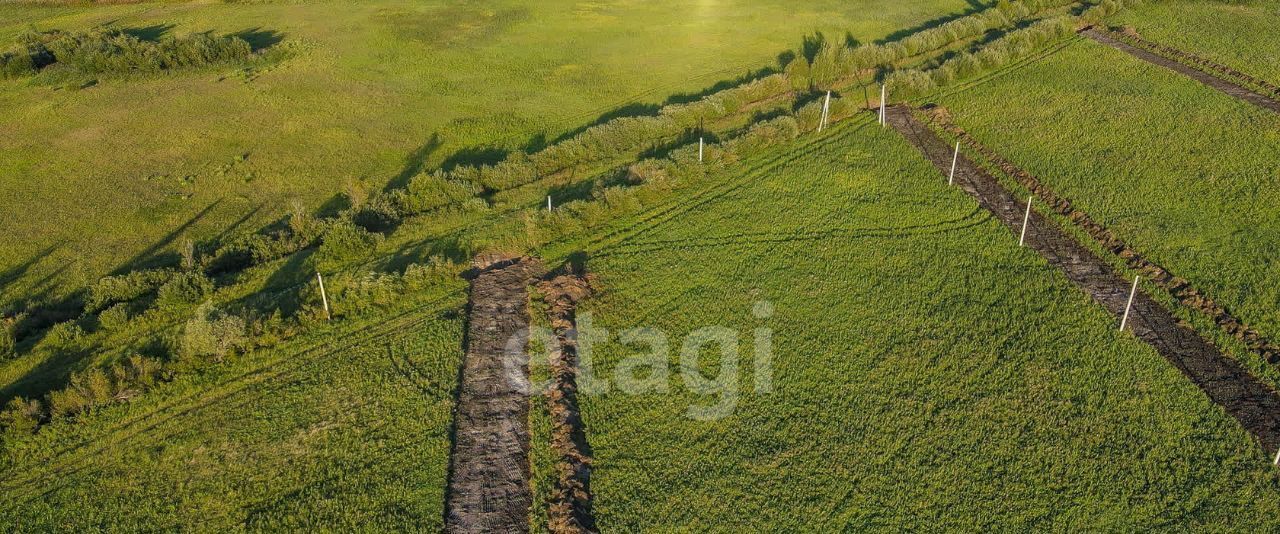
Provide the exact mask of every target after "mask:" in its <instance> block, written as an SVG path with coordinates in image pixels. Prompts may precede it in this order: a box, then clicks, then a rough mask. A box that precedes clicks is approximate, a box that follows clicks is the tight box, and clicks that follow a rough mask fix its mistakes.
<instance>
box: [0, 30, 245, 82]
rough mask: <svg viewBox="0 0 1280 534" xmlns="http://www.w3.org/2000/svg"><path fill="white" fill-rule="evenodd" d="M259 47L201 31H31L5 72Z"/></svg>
mask: <svg viewBox="0 0 1280 534" xmlns="http://www.w3.org/2000/svg"><path fill="white" fill-rule="evenodd" d="M252 55H253V47H251V46H250V45H249V43H248V42H246V41H245V40H244V39H241V38H239V37H235V36H224V37H215V36H213V35H209V34H206V33H197V34H193V35H187V36H183V37H165V38H162V39H160V40H159V41H148V40H144V39H140V38H138V37H136V36H134V35H130V34H128V33H125V32H122V31H120V30H113V29H105V28H98V29H93V30H88V31H79V32H63V31H51V32H43V33H37V32H32V33H27V34H25V35H23V36H22V37H21V38H20V39H19V43H18V46H17V49H16V50H14V51H10V52H6V53H4V54H3V55H0V72H2V73H3V74H4V76H5V77H9V78H13V77H19V76H28V75H32V74H35V73H36V72H38V71H39V70H40V69H43V68H45V67H47V66H50V65H55V64H56V65H65V66H67V67H68V68H71V69H74V70H76V71H78V72H81V73H84V74H106V73H132V72H159V71H164V70H172V69H179V68H187V67H200V66H206V65H215V64H223V63H233V62H238V61H244V60H247V59H249V58H250V57H251V56H252Z"/></svg>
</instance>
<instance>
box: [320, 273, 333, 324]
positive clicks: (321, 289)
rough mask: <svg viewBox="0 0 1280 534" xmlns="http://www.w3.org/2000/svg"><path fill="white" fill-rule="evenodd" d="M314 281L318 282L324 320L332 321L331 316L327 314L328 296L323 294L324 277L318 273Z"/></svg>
mask: <svg viewBox="0 0 1280 534" xmlns="http://www.w3.org/2000/svg"><path fill="white" fill-rule="evenodd" d="M316 281H317V282H320V302H323V303H324V319H325V320H326V321H332V320H333V314H331V313H329V295H326V294H325V292H324V277H323V276H320V273H319V272H317V273H316Z"/></svg>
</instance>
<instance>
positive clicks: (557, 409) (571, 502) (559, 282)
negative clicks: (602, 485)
mask: <svg viewBox="0 0 1280 534" xmlns="http://www.w3.org/2000/svg"><path fill="white" fill-rule="evenodd" d="M538 290H539V291H540V292H541V293H542V296H543V298H544V299H545V300H546V302H547V304H548V306H549V309H548V310H547V318H548V319H549V320H550V322H551V329H552V331H553V332H554V333H555V336H556V344H555V346H554V350H553V351H552V353H551V355H550V359H551V361H550V364H551V390H550V391H549V392H548V397H547V402H548V406H549V408H550V412H551V425H552V428H551V447H552V449H554V450H555V451H556V454H558V455H559V458H558V459H557V461H556V481H555V486H554V487H553V488H552V493H551V499H550V504H549V506H550V509H549V510H548V525H547V528H548V530H550V531H551V532H554V533H586V532H597V531H598V530H597V528H596V524H595V517H594V516H593V515H592V512H591V464H592V457H591V445H590V444H588V443H587V434H586V429H585V426H584V424H583V422H582V416H581V413H580V412H579V411H578V382H577V377H578V333H577V321H576V316H577V307H578V302H579V301H581V300H582V299H584V298H586V297H587V296H588V295H590V294H591V284H590V282H589V281H588V279H587V278H586V277H584V276H582V275H580V274H578V273H572V272H570V273H567V274H563V275H560V276H557V277H555V278H552V279H550V280H547V281H544V282H542V283H541V284H539V286H538Z"/></svg>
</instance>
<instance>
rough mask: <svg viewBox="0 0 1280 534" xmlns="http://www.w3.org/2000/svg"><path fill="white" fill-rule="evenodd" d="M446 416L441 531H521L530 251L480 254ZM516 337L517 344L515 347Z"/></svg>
mask: <svg viewBox="0 0 1280 534" xmlns="http://www.w3.org/2000/svg"><path fill="white" fill-rule="evenodd" d="M476 267H477V269H476V272H475V275H474V278H473V279H472V281H471V298H470V302H469V303H468V306H467V308H468V310H467V339H466V346H467V353H466V356H465V358H464V359H463V362H462V369H461V377H460V380H459V385H458V400H457V403H456V405H455V406H456V407H455V411H454V420H453V450H452V451H451V452H450V455H449V477H448V484H447V486H446V490H445V511H444V514H445V518H444V520H445V531H446V532H528V531H529V509H530V507H531V506H532V504H533V492H532V491H531V489H530V487H529V477H530V472H529V394H530V391H529V389H530V388H529V354H528V350H527V347H526V345H527V344H528V332H529V310H528V305H529V289H528V288H529V283H530V282H531V281H532V280H533V279H534V277H536V276H538V275H540V274H541V270H542V266H541V264H539V263H538V262H537V261H536V260H533V259H531V258H495V259H488V258H484V259H480V260H478V261H477V264H476ZM517 343H518V346H515V345H516V344H517Z"/></svg>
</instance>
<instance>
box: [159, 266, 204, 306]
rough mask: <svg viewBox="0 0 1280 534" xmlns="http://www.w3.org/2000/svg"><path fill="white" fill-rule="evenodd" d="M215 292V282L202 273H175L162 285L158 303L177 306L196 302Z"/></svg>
mask: <svg viewBox="0 0 1280 534" xmlns="http://www.w3.org/2000/svg"><path fill="white" fill-rule="evenodd" d="M212 292H213V282H212V281H211V280H209V278H207V277H205V275H204V274H202V273H196V272H185V273H180V274H178V275H175V276H174V277H173V278H172V279H171V280H169V281H168V282H166V283H165V284H164V285H163V286H160V290H159V291H158V292H157V293H156V304H157V305H159V306H160V307H164V308H176V307H181V306H186V305H189V304H195V303H197V302H200V301H202V300H204V298H205V296H207V295H208V294H209V293H212Z"/></svg>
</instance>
